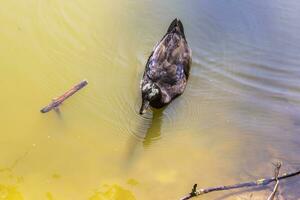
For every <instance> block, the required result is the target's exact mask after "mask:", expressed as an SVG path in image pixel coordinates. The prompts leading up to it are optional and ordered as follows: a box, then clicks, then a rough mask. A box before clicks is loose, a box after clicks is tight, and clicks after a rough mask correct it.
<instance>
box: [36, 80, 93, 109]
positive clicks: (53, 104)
mask: <svg viewBox="0 0 300 200" xmlns="http://www.w3.org/2000/svg"><path fill="white" fill-rule="evenodd" d="M87 84H88V82H87V81H86V80H83V81H81V82H80V83H78V84H77V85H75V86H74V87H72V88H71V89H70V90H68V91H67V92H65V93H64V94H63V95H61V96H60V97H58V98H55V99H53V101H52V102H51V103H50V104H49V105H48V106H45V107H44V108H42V109H41V113H46V112H49V111H50V110H52V109H56V110H57V109H58V106H59V105H60V104H62V102H64V101H65V100H66V99H67V98H69V97H70V96H72V95H73V94H75V93H76V92H77V91H78V90H80V89H81V88H83V87H84V86H86V85H87Z"/></svg>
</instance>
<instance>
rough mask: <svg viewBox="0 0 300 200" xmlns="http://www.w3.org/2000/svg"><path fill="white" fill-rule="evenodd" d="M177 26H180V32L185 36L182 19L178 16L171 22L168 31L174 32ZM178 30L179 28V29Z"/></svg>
mask: <svg viewBox="0 0 300 200" xmlns="http://www.w3.org/2000/svg"><path fill="white" fill-rule="evenodd" d="M176 27H178V28H179V32H180V33H181V34H182V35H183V37H184V38H185V35H184V29H183V25H182V23H181V21H180V20H179V19H177V18H175V19H174V20H173V21H172V23H171V24H170V26H169V28H168V31H167V33H170V32H172V31H173V30H174V29H175V28H176ZM177 30H178V29H177Z"/></svg>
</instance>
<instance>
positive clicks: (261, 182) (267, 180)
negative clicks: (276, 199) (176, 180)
mask: <svg viewBox="0 0 300 200" xmlns="http://www.w3.org/2000/svg"><path fill="white" fill-rule="evenodd" d="M278 173H279V172H278ZM299 174H300V170H298V171H295V172H291V173H285V174H283V175H281V176H278V177H277V179H276V177H273V178H264V179H259V180H256V181H250V182H245V183H238V184H234V185H226V186H218V187H211V188H206V189H198V190H196V188H195V185H194V187H193V190H192V192H191V193H189V194H188V195H186V196H184V197H182V198H181V199H180V200H187V199H191V198H193V197H196V196H200V195H203V194H207V193H210V192H216V191H223V190H232V189H237V188H244V187H254V186H265V185H268V184H270V183H272V182H274V181H276V180H281V179H286V178H289V177H292V176H296V175H299ZM195 190H196V191H195Z"/></svg>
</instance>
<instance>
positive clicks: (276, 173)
mask: <svg viewBox="0 0 300 200" xmlns="http://www.w3.org/2000/svg"><path fill="white" fill-rule="evenodd" d="M274 166H275V170H274V177H275V180H276V184H275V186H274V189H273V191H272V193H271V194H270V196H269V197H268V199H267V200H273V199H274V197H275V194H276V192H277V190H278V186H279V179H278V176H279V170H280V168H281V162H277V163H276V164H274Z"/></svg>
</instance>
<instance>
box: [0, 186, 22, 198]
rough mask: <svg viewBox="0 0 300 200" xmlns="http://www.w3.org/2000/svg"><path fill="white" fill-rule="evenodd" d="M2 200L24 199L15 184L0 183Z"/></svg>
mask: <svg viewBox="0 0 300 200" xmlns="http://www.w3.org/2000/svg"><path fill="white" fill-rule="evenodd" d="M0 200H23V197H22V195H21V193H20V192H19V191H17V188H16V187H15V186H5V185H0Z"/></svg>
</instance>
